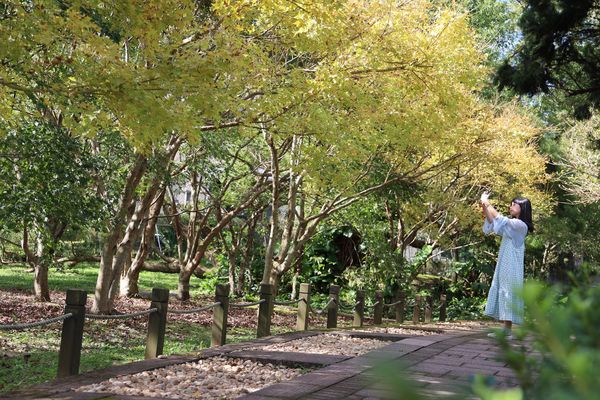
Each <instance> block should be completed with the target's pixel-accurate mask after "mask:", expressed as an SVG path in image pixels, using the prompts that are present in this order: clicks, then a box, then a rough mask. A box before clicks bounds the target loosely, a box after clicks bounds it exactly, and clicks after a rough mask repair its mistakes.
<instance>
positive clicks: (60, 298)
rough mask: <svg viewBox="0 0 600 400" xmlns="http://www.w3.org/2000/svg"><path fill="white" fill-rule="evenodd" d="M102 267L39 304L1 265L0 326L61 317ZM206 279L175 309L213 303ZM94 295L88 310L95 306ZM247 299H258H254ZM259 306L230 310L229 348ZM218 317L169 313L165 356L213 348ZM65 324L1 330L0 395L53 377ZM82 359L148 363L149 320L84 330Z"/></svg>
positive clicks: (147, 281)
mask: <svg viewBox="0 0 600 400" xmlns="http://www.w3.org/2000/svg"><path fill="white" fill-rule="evenodd" d="M96 273H97V268H95V266H92V265H85V264H81V265H80V266H79V267H76V268H70V269H68V270H63V271H60V272H55V273H52V274H50V282H49V285H50V288H51V301H50V302H47V303H41V302H36V301H35V300H33V296H32V292H31V285H32V279H33V274H32V273H31V272H29V271H28V269H27V267H25V266H23V265H10V266H8V265H4V266H1V267H0V324H10V323H27V322H34V321H38V320H41V319H46V318H50V317H53V316H57V315H60V314H62V312H63V309H64V303H65V298H64V297H65V291H66V290H67V289H69V288H79V289H83V290H86V291H87V292H88V293H93V289H94V285H95V280H96ZM201 282H202V281H200V280H197V281H195V284H194V283H193V286H192V300H191V301H190V302H187V303H185V304H182V303H181V302H179V301H177V300H176V299H172V301H171V303H170V307H171V308H173V309H187V308H195V307H201V306H203V305H206V304H209V303H211V302H212V295H210V294H209V293H210V291H211V290H210V289H211V288H207V287H203V286H202V285H201ZM153 287H166V288H168V289H170V290H172V291H173V290H175V289H176V287H177V274H166V273H159V272H143V273H142V275H141V277H140V291H141V293H148V292H149V291H150V290H151V289H152V288H153ZM91 300H92V299H91V296H88V303H89V304H88V306H89V305H90V304H91ZM248 300H252V299H251V298H249V299H248ZM148 305H149V301H148V300H147V299H144V298H131V299H129V298H123V299H119V300H118V301H117V305H116V309H117V310H119V312H122V313H129V312H134V311H140V310H144V309H146V308H148ZM256 316H257V310H256V309H255V308H244V309H242V308H232V309H230V311H229V319H228V325H229V327H228V332H227V342H228V343H237V342H242V341H248V340H252V339H253V338H255V337H256ZM211 323H212V313H211V312H210V311H206V312H200V313H197V314H184V315H170V316H169V322H168V324H167V332H166V338H167V339H166V342H165V348H164V354H165V355H173V354H186V353H192V352H198V351H200V350H202V349H206V348H208V347H209V346H210V329H211ZM295 323H296V311H295V309H292V308H287V307H276V310H275V314H274V318H273V326H272V329H271V333H272V334H280V333H285V332H291V331H293V330H294V328H295ZM350 324H351V318H349V317H344V316H341V317H340V322H339V325H340V326H341V327H344V326H350ZM488 324H489V321H488V322H477V321H471V322H466V321H463V322H460V321H457V322H454V323H451V324H446V326H447V327H452V328H459V329H470V328H471V327H476V328H481V327H484V326H487V325H488ZM311 326H313V327H324V326H325V320H324V317H318V316H314V317H311ZM60 327H61V324H60V323H56V324H53V325H50V326H45V327H40V328H33V329H29V330H25V331H18V332H0V349H1V350H0V371H1V373H0V395H2V394H5V393H8V392H11V391H14V390H20V389H23V388H27V387H29V386H32V385H36V384H39V383H42V382H47V381H50V380H52V379H54V378H55V375H56V368H57V362H58V358H57V352H58V348H59V344H60ZM84 329H85V331H84V342H83V350H82V356H81V368H80V371H81V372H87V371H92V370H97V369H101V368H106V367H111V366H116V365H122V364H126V363H130V362H133V361H139V360H142V359H143V358H144V348H145V340H146V320H145V319H144V318H139V319H132V320H131V319H129V320H109V321H96V320H88V321H86V324H85V328H84Z"/></svg>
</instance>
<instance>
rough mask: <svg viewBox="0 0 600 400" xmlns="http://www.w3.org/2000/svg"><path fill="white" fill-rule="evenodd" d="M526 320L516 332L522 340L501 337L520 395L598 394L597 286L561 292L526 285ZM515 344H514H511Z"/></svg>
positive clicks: (565, 397) (564, 398)
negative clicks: (529, 343) (527, 339)
mask: <svg viewBox="0 0 600 400" xmlns="http://www.w3.org/2000/svg"><path fill="white" fill-rule="evenodd" d="M523 297H524V300H525V305H526V310H527V311H526V317H527V318H526V322H525V323H524V325H523V326H522V327H521V329H520V330H519V331H518V332H517V335H518V336H520V337H530V338H532V340H533V342H532V346H533V349H534V350H535V351H536V353H537V354H533V355H532V354H531V353H528V352H527V345H526V343H527V342H521V344H520V345H517V346H515V342H512V341H511V342H508V341H506V340H501V346H502V348H503V352H504V355H505V357H506V360H507V362H508V364H509V366H510V367H511V368H512V369H513V370H514V371H515V373H516V374H517V377H518V378H519V381H520V384H521V387H522V390H523V395H524V398H526V399H540V400H542V399H544V400H559V399H560V400H571V399H573V400H575V399H590V400H591V399H598V398H599V397H600V379H598V375H597V374H598V369H599V367H600V329H599V328H600V313H599V312H598V310H600V287H595V288H589V287H588V288H575V289H573V290H572V291H571V292H570V293H568V294H567V296H565V295H564V294H563V293H561V292H560V291H559V290H558V289H557V288H556V287H546V286H544V285H542V284H540V283H531V284H528V285H527V286H526V288H525V290H524V294H523ZM516 343H519V342H516Z"/></svg>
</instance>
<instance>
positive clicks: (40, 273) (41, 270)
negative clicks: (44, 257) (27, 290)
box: [33, 263, 50, 302]
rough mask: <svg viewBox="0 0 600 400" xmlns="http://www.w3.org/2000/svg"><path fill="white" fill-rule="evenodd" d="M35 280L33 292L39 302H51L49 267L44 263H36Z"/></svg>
mask: <svg viewBox="0 0 600 400" xmlns="http://www.w3.org/2000/svg"><path fill="white" fill-rule="evenodd" d="M34 270H35V280H34V282H33V291H34V293H35V298H36V300H38V301H44V302H45V301H50V289H49V288H48V266H47V265H43V264H42V263H36V265H35V266H34Z"/></svg>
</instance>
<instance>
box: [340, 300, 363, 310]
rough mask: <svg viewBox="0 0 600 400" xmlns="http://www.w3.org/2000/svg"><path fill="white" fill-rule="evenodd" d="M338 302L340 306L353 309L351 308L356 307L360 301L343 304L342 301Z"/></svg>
mask: <svg viewBox="0 0 600 400" xmlns="http://www.w3.org/2000/svg"><path fill="white" fill-rule="evenodd" d="M338 304H339V306H340V308H345V309H350V310H353V309H354V308H356V307H357V306H358V305H360V304H361V302H360V301H357V302H356V303H354V304H344V303H342V302H340V303H338Z"/></svg>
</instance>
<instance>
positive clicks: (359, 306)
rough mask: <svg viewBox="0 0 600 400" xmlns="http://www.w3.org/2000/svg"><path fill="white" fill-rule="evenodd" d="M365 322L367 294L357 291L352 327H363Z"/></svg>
mask: <svg viewBox="0 0 600 400" xmlns="http://www.w3.org/2000/svg"><path fill="white" fill-rule="evenodd" d="M364 320H365V292H364V291H363V290H357V291H356V305H355V306H354V321H353V322H352V326H358V327H362V326H363V323H364Z"/></svg>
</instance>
